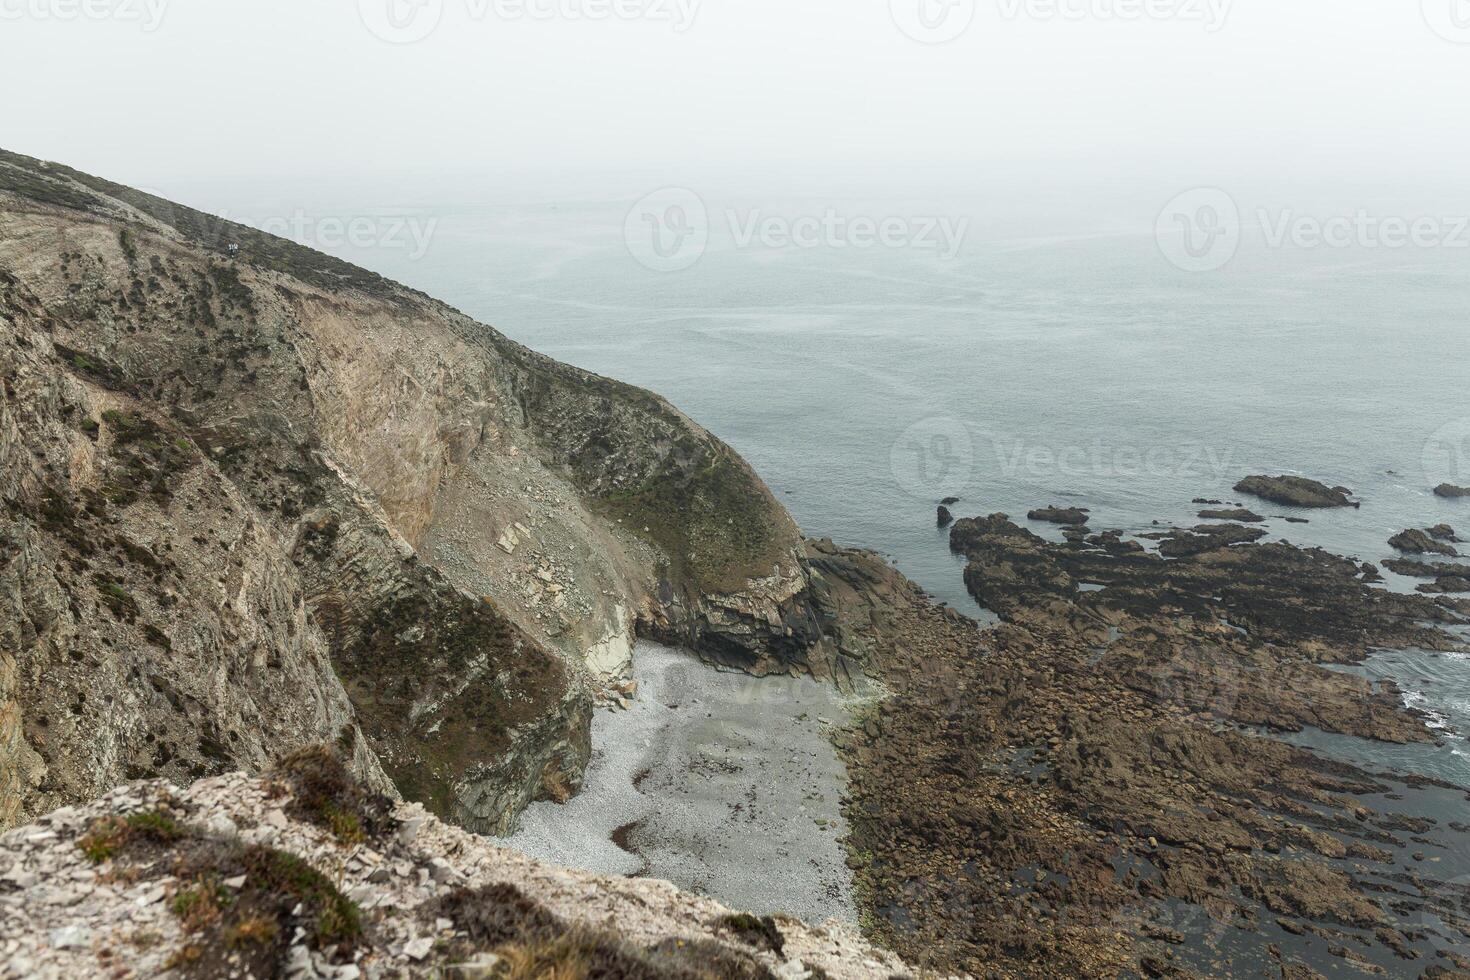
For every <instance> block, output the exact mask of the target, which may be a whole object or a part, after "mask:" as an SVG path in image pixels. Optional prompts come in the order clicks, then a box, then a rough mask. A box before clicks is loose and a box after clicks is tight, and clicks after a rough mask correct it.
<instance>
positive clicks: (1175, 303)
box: [195, 186, 1470, 782]
mask: <svg viewBox="0 0 1470 980" xmlns="http://www.w3.org/2000/svg"><path fill="white" fill-rule="evenodd" d="M1190 193H1191V194H1196V195H1197V194H1198V193H1199V192H1195V191H1191V192H1190ZM1204 193H1206V194H1207V196H1206V197H1205V198H1203V199H1199V200H1196V198H1195V197H1190V196H1189V195H1188V194H1186V195H1185V196H1184V199H1183V203H1182V208H1183V211H1182V219H1181V218H1180V216H1179V215H1176V214H1174V213H1172V212H1171V211H1170V208H1171V207H1173V208H1175V209H1176V210H1177V209H1178V208H1179V207H1180V206H1181V205H1178V204H1177V202H1171V201H1169V200H1168V195H1166V194H1161V193H1155V194H1154V195H1153V197H1152V198H1150V197H1149V195H1148V194H1147V193H1146V192H1137V191H1134V192H1129V193H1123V192H1119V193H1118V194H1117V195H1116V196H1115V197H1113V198H1111V199H1108V198H1106V197H1105V198H1104V200H1103V202H1102V204H1101V205H1100V206H1098V207H1097V208H1096V209H1095V210H1094V211H1093V212H1092V213H1086V212H1082V211H1078V210H1075V209H1073V210H1069V209H1068V208H1067V207H1066V206H1064V203H1063V202H1061V201H1059V200H1056V199H1047V198H1036V199H1031V200H1026V201H1021V200H1017V199H1007V198H1006V197H1005V195H1001V194H990V195H987V197H986V198H985V199H984V200H981V199H979V198H976V197H970V198H967V197H964V196H962V195H954V196H951V197H948V198H940V197H939V196H937V195H935V196H933V197H930V198H928V199H926V198H923V197H921V196H919V195H916V194H910V195H905V196H898V195H894V196H890V197H886V198H877V197H863V196H860V195H856V194H854V195H848V196H845V197H844V196H837V195H822V196H818V195H789V194H788V195H780V194H765V195H755V194H746V195H727V194H720V193H718V192H710V191H696V190H694V189H693V188H690V187H684V186H672V187H667V188H662V189H659V190H657V191H656V192H655V193H653V194H651V195H649V196H648V197H646V198H644V199H643V200H642V201H639V200H637V199H636V198H635V197H627V198H618V199H599V198H597V197H595V196H591V195H582V196H568V197H563V198H556V199H546V200H539V201H531V202H525V203H515V204H493V203H472V204H459V205H456V204H453V203H436V204H433V205H431V206H426V205H415V206H408V207H396V208H395V207H384V206H381V204H380V203H379V204H378V205H377V206H368V201H367V200H364V201H357V202H354V201H349V200H345V199H344V197H345V196H346V195H344V194H342V193H341V192H340V191H339V192H337V193H336V194H324V193H322V192H319V191H318V192H306V191H300V192H297V193H294V194H292V195H291V201H292V203H291V204H290V205H289V206H288V205H284V204H282V203H281V201H280V199H279V198H278V199H275V200H272V199H271V198H269V197H268V196H266V195H264V194H261V193H259V192H258V191H256V192H255V194H254V195H253V196H252V194H251V193H250V192H248V191H245V190H240V189H234V190H226V191H222V190H220V189H219V188H218V187H216V188H212V189H211V191H210V193H208V194H205V193H199V194H196V195H195V197H196V198H198V199H202V198H206V197H207V198H208V204H209V205H210V206H211V207H212V210H217V211H221V212H224V213H227V214H228V215H229V216H230V217H234V218H238V219H244V220H249V221H250V222H251V223H254V224H261V225H265V226H267V227H269V228H270V230H274V231H278V232H280V233H284V234H290V235H292V237H297V238H299V239H301V240H303V241H305V242H306V243H307V244H312V245H314V246H316V247H319V248H323V249H324V250H326V251H331V252H333V253H335V254H338V255H341V256H343V257H345V258H348V259H350V260H352V261H355V262H358V263H361V264H363V265H365V266H368V267H370V268H373V269H375V270H377V271H380V272H383V273H384V274H386V275H389V276H392V277H394V278H397V279H400V280H402V281H404V282H406V283H408V284H409V285H411V286H414V287H417V288H420V289H423V290H424V291H426V292H428V293H430V294H432V295H434V296H437V297H440V298H443V299H445V300H446V301H448V302H450V303H451V304H453V305H455V306H458V307H460V308H461V309H463V310H464V311H465V312H467V313H469V314H470V315H472V316H474V317H476V318H478V319H481V320H483V321H485V322H488V323H491V324H493V325H495V326H496V327H497V328H499V329H500V330H502V331H504V332H505V333H507V334H508V335H510V336H511V337H513V338H515V339H517V340H520V341H522V342H524V343H526V344H528V345H529V346H532V347H534V348H536V349H537V350H540V351H543V352H545V353H547V354H549V355H551V356H553V357H556V358H559V359H562V360H566V361H569V362H571V363H573V364H576V365H578V366H581V367H584V368H587V369H589V370H592V371H596V372H598V373H601V374H606V375H610V376H612V377H615V378H618V379H620V380H624V381H628V382H630V383H633V384H637V385H641V386H645V387H649V388H652V389H654V390H656V391H658V392H659V393H660V394H662V395H664V396H666V397H668V398H669V399H670V400H671V401H672V402H674V403H675V404H676V405H678V406H679V407H680V408H681V409H683V410H684V411H686V412H687V413H689V414H690V415H691V417H693V418H695V419H696V420H698V421H699V422H700V423H701V424H703V425H705V426H707V427H708V428H710V429H711V430H712V431H714V432H715V433H716V434H717V435H719V436H720V437H722V438H723V439H725V440H726V441H728V442H729V443H731V444H732V445H733V446H734V447H735V448H736V449H737V450H738V451H739V452H740V453H742V454H743V455H744V456H745V457H746V458H747V459H748V460H750V462H751V463H752V464H753V465H754V466H755V467H756V469H757V470H758V471H759V472H760V474H761V475H762V477H764V478H765V480H766V481H767V482H768V483H769V484H770V485H771V487H772V489H773V490H774V491H775V492H776V494H777V496H778V497H779V499H780V500H781V501H782V502H783V503H784V504H785V505H786V506H787V507H788V508H789V509H790V510H791V511H792V513H793V514H794V515H795V516H796V518H797V519H798V520H799V521H800V523H801V525H802V527H803V528H804V529H805V530H806V532H807V533H808V534H810V535H813V536H830V537H832V538H834V539H836V540H838V541H839V542H842V543H845V544H850V545H860V546H863V547H869V548H873V549H875V550H878V551H881V552H883V553H884V554H886V555H889V556H890V557H892V559H893V560H894V561H895V562H896V563H897V565H898V566H899V567H900V568H901V569H902V570H903V571H904V572H905V573H907V574H908V575H910V576H911V577H913V578H914V579H915V580H916V581H918V582H919V583H920V584H922V585H923V586H924V587H925V588H926V589H928V590H929V591H930V592H931V593H933V594H934V595H936V596H938V597H940V598H942V599H945V600H946V601H949V602H950V603H952V604H953V605H955V606H957V607H959V608H960V609H962V610H964V611H966V612H969V613H971V614H975V615H981V616H983V613H982V612H981V611H980V610H979V609H978V608H977V607H976V606H975V605H974V602H973V600H972V599H970V597H969V596H968V595H967V594H966V593H965V590H964V585H963V582H962V580H961V572H962V567H963V562H962V561H961V559H959V558H958V557H955V556H952V555H951V554H950V553H949V550H948V547H947V535H946V534H945V533H944V532H942V531H938V530H936V528H935V526H934V511H935V505H936V504H937V502H938V501H939V499H941V498H943V497H948V496H959V497H961V498H963V499H962V502H961V503H960V504H959V505H958V506H956V507H955V508H954V510H955V512H956V514H957V515H958V516H973V515H977V514H988V513H992V512H995V511H1004V512H1006V513H1008V514H1011V515H1012V516H1013V517H1018V518H1019V517H1022V516H1024V514H1025V513H1026V512H1027V511H1028V510H1030V509H1032V508H1035V507H1038V506H1044V505H1046V504H1050V503H1057V504H1064V505H1077V506H1083V507H1088V508H1090V509H1091V510H1092V514H1093V520H1092V522H1091V523H1092V527H1093V528H1094V529H1097V530H1102V529H1108V528H1121V529H1124V530H1125V531H1135V532H1138V531H1146V530H1149V529H1150V528H1151V527H1152V523H1153V522H1154V521H1162V522H1164V523H1167V524H1179V525H1183V526H1187V525H1188V524H1190V523H1197V518H1196V513H1197V512H1198V510H1199V509H1200V507H1199V506H1198V505H1193V504H1191V501H1192V500H1193V499H1194V498H1210V499H1219V500H1224V501H1231V502H1235V501H1240V502H1244V503H1246V504H1247V505H1248V506H1250V507H1252V508H1253V509H1255V510H1257V511H1258V512H1260V513H1262V514H1265V515H1270V516H1272V517H1273V519H1272V520H1271V521H1270V522H1269V524H1268V527H1269V529H1270V531H1271V532H1272V537H1273V538H1285V539H1288V540H1290V541H1292V542H1295V543H1298V544H1308V545H1320V546H1322V547H1325V548H1327V549H1329V550H1332V551H1334V552H1337V553H1341V554H1345V555H1350V556H1355V557H1357V558H1359V559H1361V560H1364V561H1371V562H1375V563H1379V562H1381V561H1382V559H1384V558H1386V557H1390V556H1391V555H1393V554H1394V552H1393V551H1392V549H1390V548H1389V547H1388V545H1387V543H1386V542H1387V540H1388V538H1389V537H1390V536H1392V535H1393V534H1395V533H1397V532H1398V531H1400V530H1403V529H1404V528H1406V527H1423V526H1426V525H1430V524H1436V523H1440V522H1446V523H1449V524H1452V525H1455V526H1457V527H1458V528H1460V529H1461V530H1462V531H1467V530H1470V506H1467V505H1466V504H1464V503H1461V502H1452V501H1445V500H1441V499H1439V498H1436V497H1435V496H1433V494H1432V493H1431V492H1430V491H1431V489H1432V487H1433V486H1435V485H1436V484H1438V483H1440V482H1445V481H1450V482H1459V483H1470V398H1467V397H1466V394H1465V390H1466V389H1465V381H1466V377H1465V367H1466V365H1465V358H1464V357H1463V356H1461V355H1462V348H1463V330H1464V324H1465V323H1467V322H1470V292H1467V290H1466V289H1465V288H1464V287H1465V282H1466V273H1467V266H1470V230H1466V229H1465V228H1464V227H1463V226H1462V225H1461V223H1460V222H1459V221H1458V219H1457V217H1456V215H1457V214H1465V213H1470V210H1462V211H1457V210H1456V209H1454V208H1438V209H1436V208H1433V207H1426V206H1423V205H1413V204H1409V203H1407V202H1403V201H1399V202H1379V203H1373V202H1370V203H1368V204H1363V205H1343V204H1341V203H1340V202H1338V203H1336V205H1334V203H1333V202H1329V201H1326V200H1322V201H1317V200H1312V199H1311V198H1310V197H1308V198H1307V200H1306V203H1305V204H1295V203H1290V202H1282V201H1281V200H1280V199H1279V197H1278V198H1272V197H1270V196H1268V195H1263V194H1249V193H1230V192H1227V194H1226V196H1227V198H1228V200H1227V201H1226V202H1225V204H1224V205H1222V206H1223V207H1231V206H1233V207H1234V208H1235V210H1236V212H1237V213H1236V214H1232V215H1228V216H1227V218H1228V220H1229V221H1230V222H1231V228H1233V229H1234V230H1235V231H1238V233H1239V234H1238V241H1236V240H1234V239H1232V238H1230V237H1229V236H1228V235H1226V236H1223V237H1222V236H1221V234H1220V233H1218V232H1212V231H1211V228H1212V227H1213V226H1212V225H1211V222H1212V221H1213V220H1214V218H1212V217H1211V215H1212V214H1217V212H1218V209H1215V210H1211V208H1212V205H1213V203H1215V202H1217V201H1218V200H1219V199H1218V198H1217V197H1209V196H1208V195H1210V194H1213V193H1215V192H1214V190H1213V189H1205V190H1204ZM313 196H316V197H317V198H318V199H320V200H322V201H323V204H322V205H321V206H319V207H302V206H300V204H299V203H298V202H299V201H301V200H303V199H306V200H310V199H312V198H313ZM466 197H468V198H471V199H473V196H472V195H466ZM226 199H229V200H226ZM415 199H416V200H423V198H422V197H418V198H415ZM997 201H998V202H1000V203H999V205H997V204H996V203H995V202H997ZM1201 202H1202V203H1201ZM200 203H205V202H204V201H203V200H200ZM1202 208H1203V210H1201V209H1202ZM671 209H672V210H671ZM1028 216H1029V217H1028ZM1426 217H1433V219H1434V222H1433V223H1432V224H1431V223H1430V222H1428V221H1425V220H1423V219H1425V218H1426ZM1396 219H1397V223H1396ZM1179 220H1182V221H1183V222H1184V223H1183V224H1182V225H1180V227H1179V229H1177V230H1179V231H1180V232H1181V233H1183V234H1188V235H1189V236H1191V238H1190V240H1189V241H1186V240H1185V239H1183V238H1176V237H1175V236H1174V231H1175V229H1174V225H1175V224H1176V223H1177V222H1178V221H1179ZM1415 220H1418V221H1419V224H1418V226H1417V230H1418V233H1419V236H1420V237H1419V240H1418V241H1417V242H1415V241H1413V240H1412V238H1413V235H1414V231H1415V227H1416V226H1415V224H1414V222H1415ZM686 221H687V222H690V224H689V225H688V226H687V227H686V225H685V224H681V223H682V222H686ZM1400 225H1402V226H1403V227H1402V228H1400ZM691 229H692V230H691ZM705 229H707V231H708V235H707V238H705V237H704V236H703V234H702V230H705ZM1431 234H1433V235H1437V236H1438V237H1437V238H1430V237H1427V236H1429V235H1431ZM1341 235H1346V236H1347V238H1346V244H1339V243H1338V242H1336V241H1334V236H1341ZM1396 236H1397V237H1396ZM1404 236H1407V239H1409V240H1407V241H1406V243H1405V242H1400V241H1399V238H1401V237H1404ZM1220 248H1224V249H1226V250H1227V251H1226V252H1219V251H1218V249H1220ZM1224 260H1228V261H1224ZM1217 263H1219V264H1220V267H1219V268H1213V266H1214V265H1215V264H1217ZM1253 473H1271V474H1276V473H1301V474H1303V475H1307V476H1311V477H1314V478H1317V479H1321V480H1324V481H1326V482H1328V483H1329V484H1343V485H1346V486H1348V487H1350V488H1352V489H1353V490H1354V491H1356V492H1357V494H1358V495H1359V497H1360V499H1362V500H1363V501H1364V504H1365V506H1364V507H1363V509H1362V510H1342V511H1317V512H1311V513H1308V514H1305V515H1293V516H1305V517H1307V518H1308V519H1309V520H1310V523H1307V524H1295V523H1287V522H1285V521H1284V520H1281V519H1279V517H1278V516H1277V515H1282V514H1283V513H1284V511H1283V510H1282V508H1279V507H1274V506H1272V505H1269V504H1265V503H1264V502H1262V501H1259V500H1252V499H1246V498H1242V497H1241V496H1239V495H1237V494H1235V493H1233V491H1232V490H1231V487H1232V486H1233V484H1234V483H1235V482H1236V481H1237V480H1239V479H1240V478H1242V477H1244V476H1246V475H1248V474H1253ZM1033 529H1034V530H1036V531H1037V532H1038V533H1041V534H1043V535H1045V536H1048V537H1055V536H1056V534H1057V532H1056V529H1054V528H1050V527H1047V526H1038V525H1033ZM1387 577H1388V579H1389V585H1388V587H1390V588H1395V589H1400V590H1408V589H1412V588H1413V586H1414V585H1415V584H1416V583H1415V582H1414V581H1412V580H1410V579H1407V578H1403V577H1400V576H1396V575H1393V574H1391V573H1389V574H1388V575H1387ZM1365 669H1366V670H1367V671H1368V672H1369V673H1374V674H1376V675H1379V676H1392V677H1394V678H1395V679H1396V680H1398V681H1399V683H1400V684H1401V686H1402V687H1404V688H1405V690H1406V691H1408V692H1410V694H1409V697H1410V698H1411V699H1412V700H1413V702H1414V704H1415V706H1416V707H1421V708H1426V709H1428V710H1430V711H1431V712H1433V713H1435V714H1436V715H1438V716H1440V717H1441V718H1442V720H1443V722H1444V723H1445V724H1448V725H1450V726H1452V727H1455V728H1459V729H1461V730H1465V731H1470V664H1466V663H1465V662H1464V661H1463V660H1460V659H1456V658H1455V657H1453V656H1446V655H1426V656H1419V657H1385V658H1381V660H1377V661H1374V662H1373V663H1370V664H1369V665H1368V666H1367V667H1366V668H1365ZM1304 740H1306V741H1316V742H1317V744H1320V745H1322V747H1324V748H1326V749H1328V750H1329V751H1338V752H1341V753H1343V754H1345V755H1348V756H1351V757H1354V758H1357V759H1358V760H1359V761H1363V760H1367V761H1369V762H1380V763H1383V764H1401V765H1406V766H1410V767H1412V768H1416V769H1419V770H1421V771H1424V772H1428V773H1432V774H1435V775H1439V776H1443V777H1446V778H1451V779H1455V780H1457V781H1460V782H1470V758H1467V757H1466V756H1465V755H1463V754H1461V753H1462V750H1463V749H1464V743H1462V742H1460V741H1459V740H1458V739H1452V740H1451V741H1450V742H1449V743H1448V744H1447V745H1446V746H1445V747H1443V748H1439V749H1434V748H1430V749H1411V750H1392V749H1389V748H1387V747H1384V746H1377V745H1368V744H1366V743H1358V742H1355V741H1354V740H1344V739H1334V738H1327V737H1325V736H1318V735H1316V734H1314V733H1307V735H1305V736H1304Z"/></svg>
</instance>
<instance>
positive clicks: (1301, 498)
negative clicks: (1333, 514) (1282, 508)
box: [1235, 476, 1359, 507]
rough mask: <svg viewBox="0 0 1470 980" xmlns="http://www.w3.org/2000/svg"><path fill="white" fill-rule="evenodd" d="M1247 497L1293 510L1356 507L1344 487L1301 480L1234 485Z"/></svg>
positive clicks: (1259, 480) (1252, 479) (1248, 480)
mask: <svg viewBox="0 0 1470 980" xmlns="http://www.w3.org/2000/svg"><path fill="white" fill-rule="evenodd" d="M1235 490H1236V492H1238V493H1248V494H1251V495H1252V496H1256V497H1260V498H1261V499H1263V500H1269V501H1271V502H1272V503H1277V504H1289V505H1291V506H1293V507H1357V506H1359V505H1358V504H1356V503H1354V502H1353V501H1352V500H1349V499H1348V498H1349V497H1350V496H1351V494H1352V491H1351V490H1349V489H1347V488H1346V487H1329V486H1327V485H1326V484H1325V483H1319V482H1317V481H1316V480H1309V479H1307V478H1306V477H1303V476H1249V477H1246V478H1245V479H1244V480H1241V481H1240V482H1239V483H1237V484H1236V485H1235Z"/></svg>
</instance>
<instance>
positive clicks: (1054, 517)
mask: <svg viewBox="0 0 1470 980" xmlns="http://www.w3.org/2000/svg"><path fill="white" fill-rule="evenodd" d="M1026 517H1027V519H1029V520H1033V521H1045V522H1047V523H1048V524H1086V523H1087V508H1086V507H1055V506H1053V507H1042V508H1039V509H1037V510H1033V511H1031V512H1030V513H1029V514H1027V515H1026Z"/></svg>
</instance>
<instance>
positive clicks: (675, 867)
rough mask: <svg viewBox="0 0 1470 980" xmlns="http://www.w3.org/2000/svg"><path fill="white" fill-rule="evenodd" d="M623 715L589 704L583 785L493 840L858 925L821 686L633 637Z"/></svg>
mask: <svg viewBox="0 0 1470 980" xmlns="http://www.w3.org/2000/svg"><path fill="white" fill-rule="evenodd" d="M634 676H635V679H636V680H637V681H638V684H639V688H638V694H637V697H636V698H635V699H634V700H633V702H632V707H631V710H628V711H604V712H599V713H598V715H597V716H596V718H595V719H594V721H593V729H592V743H593V756H592V762H591V764H590V765H589V766H588V769H587V776H586V783H585V785H584V787H583V790H582V792H581V793H580V794H579V795H578V796H576V797H575V798H573V799H572V800H571V801H570V802H569V803H567V804H565V805H563V806H557V805H556V804H553V803H537V804H535V805H533V806H532V807H531V808H530V809H528V810H527V811H526V813H525V814H524V816H523V817H522V819H521V825H520V829H519V830H518V831H517V833H516V834H515V835H514V836H512V837H510V838H507V839H505V840H504V841H503V843H504V844H506V845H508V846H510V847H514V848H516V849H517V850H520V851H523V852H525V853H527V854H529V855H532V856H533V857H538V858H542V859H545V860H549V861H554V862H557V863H559V864H563V865H566V866H568V867H573V868H578V869H582V870H587V871H593V872H597V873H604V874H632V875H640V876H643V877H649V878H661V879H667V880H669V881H672V882H674V883H675V884H677V885H679V886H680V887H683V888H685V889H688V890H691V891H695V892H698V893H702V894H706V895H709V896H711V897H714V898H716V899H718V900H719V901H721V902H723V903H725V904H727V905H730V906H733V907H736V908H743V909H747V910H749V911H752V912H756V913H761V914H765V913H774V912H787V913H790V914H792V915H797V916H800V917H802V918H805V919H807V920H809V921H813V922H820V921H823V920H825V919H829V918H837V919H842V920H844V921H849V922H853V921H856V918H857V913H856V909H855V906H854V903H853V897H852V873H851V872H850V871H849V870H848V869H847V867H846V864H845V860H846V858H845V854H844V852H843V850H842V847H841V845H840V844H839V843H838V841H839V840H840V838H841V837H842V836H843V835H844V834H845V833H846V826H845V824H844V822H843V818H842V814H841V809H840V804H841V801H842V797H843V795H844V793H845V792H846V788H847V774H846V769H845V767H844V766H843V764H842V762H841V761H840V760H839V759H838V757H837V753H836V751H835V750H834V749H833V747H832V744H831V742H830V740H829V736H828V732H829V730H830V729H831V728H832V727H833V726H842V725H844V724H846V718H847V709H846V707H845V706H844V704H843V700H842V698H841V696H840V695H839V694H838V693H837V691H836V690H835V689H834V688H832V687H831V686H830V685H827V684H822V683H818V682H814V681H811V680H809V679H801V680H796V679H792V678H787V677H770V678H762V679H757V678H752V677H749V676H746V675H744V674H732V673H724V672H719V671H715V670H712V669H710V668H708V667H706V666H705V665H703V664H701V663H700V662H699V661H697V660H695V659H694V658H693V657H692V656H690V655H689V654H686V653H683V652H681V651H678V650H673V649H670V648H668V647H662V646H657V645H654V644H646V643H645V644H640V645H639V646H638V648H637V650H636V652H635V654H634Z"/></svg>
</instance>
